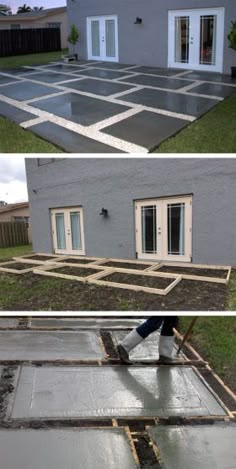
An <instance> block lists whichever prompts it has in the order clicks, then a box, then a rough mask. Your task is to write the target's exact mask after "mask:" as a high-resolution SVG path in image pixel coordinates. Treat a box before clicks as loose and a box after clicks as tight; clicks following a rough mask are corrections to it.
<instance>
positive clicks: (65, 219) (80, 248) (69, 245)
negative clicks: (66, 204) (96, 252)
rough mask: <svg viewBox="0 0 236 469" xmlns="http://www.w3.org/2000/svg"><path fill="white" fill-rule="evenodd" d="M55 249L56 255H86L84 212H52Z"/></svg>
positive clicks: (55, 210) (68, 210)
mask: <svg viewBox="0 0 236 469" xmlns="http://www.w3.org/2000/svg"><path fill="white" fill-rule="evenodd" d="M51 217H52V236H53V247H54V251H55V253H56V254H70V255H71V254H75V255H84V254H85V247H84V222H83V210H82V208H81V207H76V208H74V207H73V208H57V209H53V210H51Z"/></svg>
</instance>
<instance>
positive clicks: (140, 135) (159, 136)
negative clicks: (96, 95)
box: [102, 93, 189, 150]
mask: <svg viewBox="0 0 236 469" xmlns="http://www.w3.org/2000/svg"><path fill="white" fill-rule="evenodd" d="M134 94H135V93H132V95H129V96H130V97H131V96H133V95H134ZM124 98H125V96H124V97H123V98H122V99H124ZM131 100H132V98H131ZM188 124H189V123H188V122H187V121H185V120H182V119H176V118H175V117H169V116H162V115H158V114H155V113H154V112H148V111H142V112H140V113H139V114H136V115H134V116H132V117H129V118H128V119H125V120H123V121H121V122H118V123H117V124H113V125H110V126H109V127H106V128H105V129H104V130H102V132H103V133H105V134H109V135H112V136H113V137H118V138H121V139H123V140H126V141H128V142H132V143H136V144H138V145H141V146H143V147H145V148H148V149H149V150H151V149H152V148H154V147H156V146H157V145H159V144H160V143H161V142H162V140H165V139H166V138H168V137H170V136H171V135H174V134H175V133H177V132H179V131H180V130H181V129H183V128H184V127H186V125H188Z"/></svg>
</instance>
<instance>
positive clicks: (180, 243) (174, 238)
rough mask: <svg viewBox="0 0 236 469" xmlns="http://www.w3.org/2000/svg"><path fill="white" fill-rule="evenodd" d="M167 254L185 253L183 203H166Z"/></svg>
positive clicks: (178, 254)
mask: <svg viewBox="0 0 236 469" xmlns="http://www.w3.org/2000/svg"><path fill="white" fill-rule="evenodd" d="M167 211H168V215H167V218H168V228H167V230H168V255H171V256H173V255H174V256H184V254H185V236H184V235H185V233H184V232H185V204H184V203H180V204H168V205H167Z"/></svg>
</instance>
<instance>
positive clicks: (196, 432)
mask: <svg viewBox="0 0 236 469" xmlns="http://www.w3.org/2000/svg"><path fill="white" fill-rule="evenodd" d="M149 434H150V435H151V437H152V438H153V440H154V441H155V443H156V445H157V446H158V449H159V450H160V457H161V460H162V465H161V467H162V468H163V469H173V468H175V469H190V468H191V469H199V468H201V469H210V468H215V469H233V468H235V467H236V448H235V441H236V425H233V424H232V425H229V424H228V425H226V424H214V425H201V426H200V425H197V426H194V427H190V426H186V427H184V426H182V427H178V426H158V427H154V428H150V429H149Z"/></svg>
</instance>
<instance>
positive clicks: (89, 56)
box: [86, 15, 119, 62]
mask: <svg viewBox="0 0 236 469" xmlns="http://www.w3.org/2000/svg"><path fill="white" fill-rule="evenodd" d="M106 19H108V20H109V19H113V20H115V47H116V56H115V57H106V55H105V53H104V55H102V54H101V55H100V56H99V57H97V56H93V55H92V41H91V39H92V38H91V21H94V20H95V21H96V20H100V24H99V33H100V38H101V36H102V34H103V33H104V34H105V31H103V29H102V24H103V23H104V24H103V26H104V25H105V20H106ZM86 24H87V59H88V60H97V61H101V62H103V61H104V62H119V43H118V15H100V16H87V18H86ZM104 37H105V36H104ZM101 44H102V42H101V40H100V47H101ZM105 50H106V42H105V41H104V51H105ZM100 51H101V49H100Z"/></svg>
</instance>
